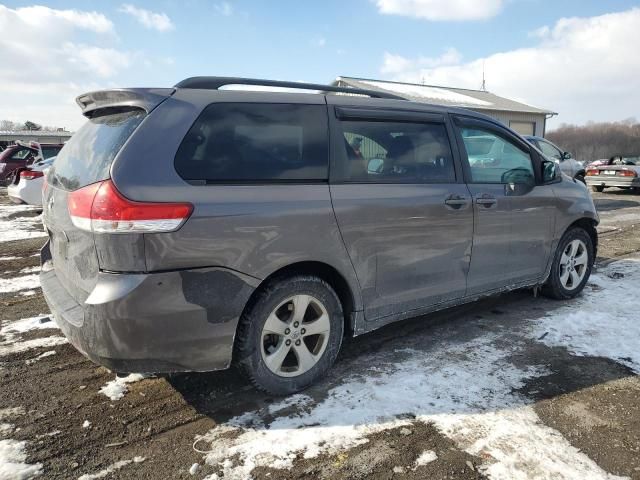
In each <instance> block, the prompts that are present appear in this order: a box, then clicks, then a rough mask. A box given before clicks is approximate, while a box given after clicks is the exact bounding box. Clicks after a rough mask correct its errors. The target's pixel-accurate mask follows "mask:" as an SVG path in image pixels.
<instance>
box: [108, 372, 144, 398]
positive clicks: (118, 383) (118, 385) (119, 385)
mask: <svg viewBox="0 0 640 480" xmlns="http://www.w3.org/2000/svg"><path fill="white" fill-rule="evenodd" d="M144 378H147V377H146V376H145V375H143V374H141V373H131V374H129V375H127V376H126V377H116V378H115V380H111V381H110V382H108V383H107V384H106V385H105V386H104V387H102V388H101V389H100V393H102V394H104V395H106V396H107V397H109V399H110V400H114V401H115V400H120V399H121V398H122V397H124V395H125V393H127V392H128V391H129V389H128V388H127V384H128V383H134V382H139V381H140V380H143V379H144Z"/></svg>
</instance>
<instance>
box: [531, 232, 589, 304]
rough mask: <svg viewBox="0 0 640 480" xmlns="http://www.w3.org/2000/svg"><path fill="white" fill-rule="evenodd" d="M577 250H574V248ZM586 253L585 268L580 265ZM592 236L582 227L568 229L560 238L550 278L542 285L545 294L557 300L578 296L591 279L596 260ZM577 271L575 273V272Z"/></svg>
mask: <svg viewBox="0 0 640 480" xmlns="http://www.w3.org/2000/svg"><path fill="white" fill-rule="evenodd" d="M574 247H577V248H576V249H575V252H574V251H573V248H574ZM582 253H584V255H586V257H585V260H586V263H584V270H582V269H581V268H580V267H579V265H582V264H581V263H579V262H580V261H581V257H580V258H579V256H581V254H582ZM593 255H594V252H593V241H592V240H591V236H590V235H589V234H588V233H587V232H586V231H585V230H584V229H583V228H580V227H575V228H572V229H571V230H569V231H567V232H566V233H565V234H564V235H563V237H562V238H561V239H560V243H559V244H558V248H557V249H556V253H555V255H554V258H553V264H552V265H551V272H550V273H549V278H548V279H547V281H546V283H545V284H544V285H543V287H542V293H543V295H545V296H547V297H549V298H555V299H557V300H567V299H569V298H573V297H575V296H577V295H578V294H579V293H580V292H581V291H582V289H583V288H584V286H585V285H586V284H587V281H588V280H589V276H590V275H591V269H592V267H593V262H594V257H593ZM573 272H575V275H574V273H573Z"/></svg>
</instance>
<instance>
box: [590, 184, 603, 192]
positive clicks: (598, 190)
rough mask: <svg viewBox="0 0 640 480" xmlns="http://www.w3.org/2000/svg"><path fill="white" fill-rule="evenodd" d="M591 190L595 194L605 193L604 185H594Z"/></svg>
mask: <svg viewBox="0 0 640 480" xmlns="http://www.w3.org/2000/svg"><path fill="white" fill-rule="evenodd" d="M591 190H593V191H594V192H603V191H604V187H603V186H602V185H592V186H591Z"/></svg>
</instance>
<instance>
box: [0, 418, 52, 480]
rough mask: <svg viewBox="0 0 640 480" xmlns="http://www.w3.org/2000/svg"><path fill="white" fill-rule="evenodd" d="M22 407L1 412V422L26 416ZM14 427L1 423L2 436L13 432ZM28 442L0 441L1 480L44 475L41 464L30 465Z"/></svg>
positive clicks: (0, 434)
mask: <svg viewBox="0 0 640 480" xmlns="http://www.w3.org/2000/svg"><path fill="white" fill-rule="evenodd" d="M24 414H25V411H24V408H22V407H13V408H4V409H2V410H0V420H4V419H6V418H11V417H16V416H19V415H24ZM13 430H14V428H13V425H11V424H8V423H0V436H3V437H4V436H6V435H8V434H10V433H11V432H13ZM26 446H27V442H26V441H24V440H22V441H18V440H13V439H11V438H8V439H7V438H4V439H2V440H0V480H26V479H28V478H33V477H36V476H38V475H40V474H41V473H42V465H41V464H40V463H36V464H28V463H26V461H27V454H26Z"/></svg>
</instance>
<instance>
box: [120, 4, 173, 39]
mask: <svg viewBox="0 0 640 480" xmlns="http://www.w3.org/2000/svg"><path fill="white" fill-rule="evenodd" d="M118 10H119V11H120V12H122V13H126V14H128V15H131V16H132V17H133V18H135V19H136V20H137V21H138V23H140V24H141V25H144V26H145V28H148V29H151V30H157V31H159V32H168V31H169V30H173V29H174V28H175V26H174V25H173V23H172V22H171V19H170V18H169V17H168V15H167V14H166V13H164V12H161V13H156V12H152V11H151V10H145V9H144V8H138V7H135V6H134V5H131V4H130V3H123V4H122V5H121V6H120V8H119V9H118Z"/></svg>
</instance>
